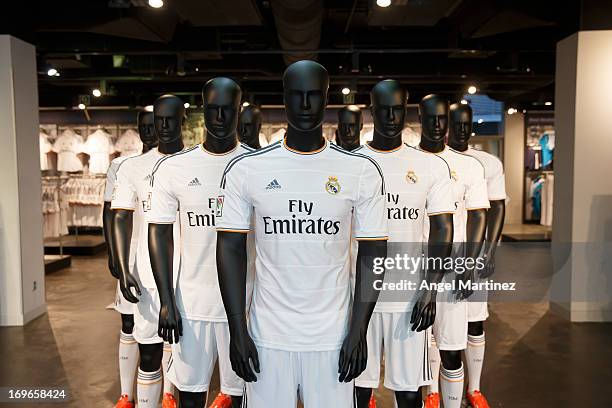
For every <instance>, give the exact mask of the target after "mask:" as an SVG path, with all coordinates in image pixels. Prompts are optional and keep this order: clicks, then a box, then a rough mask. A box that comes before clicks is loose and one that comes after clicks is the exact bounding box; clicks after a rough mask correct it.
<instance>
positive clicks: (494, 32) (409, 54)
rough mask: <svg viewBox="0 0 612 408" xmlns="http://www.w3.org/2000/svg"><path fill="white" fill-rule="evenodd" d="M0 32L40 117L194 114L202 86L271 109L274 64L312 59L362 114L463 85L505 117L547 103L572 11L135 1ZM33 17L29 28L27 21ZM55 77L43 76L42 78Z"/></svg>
mask: <svg viewBox="0 0 612 408" xmlns="http://www.w3.org/2000/svg"><path fill="white" fill-rule="evenodd" d="M26 3H27V4H29V5H32V4H34V5H32V7H36V8H37V9H36V10H35V13H32V10H30V13H28V17H27V18H26V19H25V20H23V21H21V20H22V18H19V19H14V21H13V22H12V24H11V26H9V29H8V30H7V31H10V32H11V33H12V34H15V35H17V36H19V37H21V38H23V39H24V40H26V41H29V42H32V43H34V44H35V45H36V47H37V53H38V71H39V84H40V87H39V94H40V104H41V106H74V105H76V103H77V98H78V95H79V94H90V92H91V89H93V88H96V87H102V90H103V91H105V94H104V95H103V96H102V97H100V98H92V101H91V104H92V105H94V106H95V105H100V106H109V105H127V106H143V105H147V104H150V103H151V102H152V101H153V100H154V99H155V98H156V97H157V96H159V95H160V94H163V93H175V94H177V95H180V96H181V97H183V98H184V99H185V101H189V102H191V103H192V104H198V103H200V102H199V101H200V97H199V92H200V90H201V87H202V85H203V83H204V82H205V81H206V80H208V79H209V78H211V77H214V76H229V77H231V78H234V79H235V80H237V81H238V82H239V83H240V84H241V86H242V88H243V91H244V93H245V99H249V100H251V101H252V102H256V103H260V104H280V103H281V102H282V84H281V76H282V72H283V70H284V68H285V67H286V63H287V62H290V61H292V60H295V59H300V58H305V57H307V58H316V59H318V61H319V62H321V63H322V64H323V65H324V66H325V67H326V68H327V69H328V71H329V73H330V75H331V88H330V103H335V104H337V103H343V97H342V95H341V93H340V89H341V88H342V87H344V86H348V87H350V88H351V89H353V90H355V91H356V93H355V102H357V103H368V100H369V97H368V92H369V90H370V89H371V87H372V85H373V84H374V83H376V82H377V81H379V80H380V79H383V78H395V79H398V80H400V81H401V82H402V83H403V84H405V86H406V87H407V89H408V90H409V92H410V100H411V102H416V101H417V100H418V99H419V98H421V97H422V96H424V95H425V94H428V93H433V92H435V93H442V94H445V95H447V96H448V97H449V98H450V99H453V100H456V99H458V98H460V97H461V95H462V94H463V93H465V90H466V89H467V86H468V85H469V84H476V85H477V86H478V88H479V90H480V92H483V93H486V94H488V95H489V96H491V97H492V98H495V99H498V100H502V101H504V102H507V103H509V104H513V105H514V106H518V107H524V108H530V107H534V106H535V107H540V106H542V105H543V103H544V102H545V101H548V100H552V98H553V96H554V95H553V94H554V83H553V82H554V73H555V47H556V43H557V42H558V41H559V40H560V39H562V38H564V37H566V36H568V35H570V34H572V33H573V32H575V31H577V29H578V24H579V15H580V6H579V2H578V1H570V0H568V1H563V2H562V3H563V5H562V6H560V2H559V1H558V0H512V1H510V0H392V5H391V6H390V7H388V8H380V7H378V6H377V5H376V4H375V1H374V0H355V1H352V0H335V1H323V0H293V1H292V0H263V1H262V0H165V5H164V7H163V8H161V9H152V8H150V7H149V6H147V4H146V3H147V1H146V0H131V1H130V0H87V1H74V0H71V1H59V2H58V1H46V2H40V1H39V2H35V3H29V2H26ZM33 14H34V15H35V16H36V17H34V18H33V17H32V15H33ZM51 66H52V67H54V68H57V69H58V70H59V71H60V74H61V76H59V77H49V76H47V74H46V72H47V69H48V68H49V67H51Z"/></svg>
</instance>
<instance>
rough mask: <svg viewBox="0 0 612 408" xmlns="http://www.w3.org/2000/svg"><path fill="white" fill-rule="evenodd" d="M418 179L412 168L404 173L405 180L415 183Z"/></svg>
mask: <svg viewBox="0 0 612 408" xmlns="http://www.w3.org/2000/svg"><path fill="white" fill-rule="evenodd" d="M418 180H419V179H418V177H417V175H416V173H415V172H414V171H412V170H408V173H406V181H407V182H408V183H410V184H415V183H416V182H417V181H418Z"/></svg>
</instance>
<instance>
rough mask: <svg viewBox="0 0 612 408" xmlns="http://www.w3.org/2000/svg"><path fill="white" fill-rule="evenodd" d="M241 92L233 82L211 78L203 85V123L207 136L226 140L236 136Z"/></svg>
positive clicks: (227, 79) (226, 79)
mask: <svg viewBox="0 0 612 408" xmlns="http://www.w3.org/2000/svg"><path fill="white" fill-rule="evenodd" d="M241 99H242V90H241V89H240V86H238V84H237V83H236V82H234V81H233V80H231V79H229V78H224V77H218V78H213V79H211V80H209V81H208V82H206V84H204V88H203V89H202V100H203V101H204V123H205V124H206V132H207V136H212V137H214V138H216V139H226V138H229V137H235V136H236V126H237V125H238V114H239V112H240V100H241Z"/></svg>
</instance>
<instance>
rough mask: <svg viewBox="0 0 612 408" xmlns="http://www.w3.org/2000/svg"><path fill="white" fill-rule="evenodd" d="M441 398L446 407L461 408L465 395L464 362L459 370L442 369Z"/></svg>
mask: <svg viewBox="0 0 612 408" xmlns="http://www.w3.org/2000/svg"><path fill="white" fill-rule="evenodd" d="M440 389H441V391H442V392H441V393H440V400H441V401H442V405H443V406H444V408H461V399H462V397H463V363H462V364H461V367H460V368H459V369H457V370H447V369H445V368H444V366H442V368H441V369H440Z"/></svg>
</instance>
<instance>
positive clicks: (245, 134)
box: [238, 105, 262, 149]
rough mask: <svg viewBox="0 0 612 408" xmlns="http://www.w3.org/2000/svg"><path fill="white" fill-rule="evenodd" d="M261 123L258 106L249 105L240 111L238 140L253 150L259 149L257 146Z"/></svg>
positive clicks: (259, 146) (258, 145)
mask: <svg viewBox="0 0 612 408" xmlns="http://www.w3.org/2000/svg"><path fill="white" fill-rule="evenodd" d="M261 121H262V118H261V110H260V109H259V107H258V106H255V105H249V106H246V107H245V108H244V109H242V112H240V118H239V119H238V139H240V141H241V142H242V143H244V144H245V145H247V146H250V147H252V148H253V149H261V145H260V144H259V131H260V130H261Z"/></svg>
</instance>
